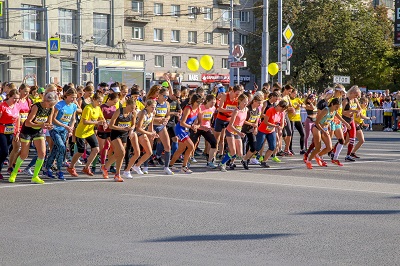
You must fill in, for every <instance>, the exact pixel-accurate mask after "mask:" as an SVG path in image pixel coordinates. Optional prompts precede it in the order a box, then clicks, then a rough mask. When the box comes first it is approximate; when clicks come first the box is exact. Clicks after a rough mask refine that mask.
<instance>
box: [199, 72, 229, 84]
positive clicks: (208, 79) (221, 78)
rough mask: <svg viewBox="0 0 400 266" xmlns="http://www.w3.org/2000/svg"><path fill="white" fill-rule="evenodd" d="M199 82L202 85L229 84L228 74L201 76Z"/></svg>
mask: <svg viewBox="0 0 400 266" xmlns="http://www.w3.org/2000/svg"><path fill="white" fill-rule="evenodd" d="M201 80H202V82H203V83H215V82H221V83H222V84H229V74H201Z"/></svg>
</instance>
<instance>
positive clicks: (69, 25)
mask: <svg viewBox="0 0 400 266" xmlns="http://www.w3.org/2000/svg"><path fill="white" fill-rule="evenodd" d="M74 17H75V14H74V11H72V10H67V9H59V10H58V34H59V36H60V40H61V42H63V43H75V41H74V39H73V36H74V34H75V23H74Z"/></svg>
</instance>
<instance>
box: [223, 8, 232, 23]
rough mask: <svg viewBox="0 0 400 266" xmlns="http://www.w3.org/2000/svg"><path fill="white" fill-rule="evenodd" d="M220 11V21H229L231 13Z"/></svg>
mask: <svg viewBox="0 0 400 266" xmlns="http://www.w3.org/2000/svg"><path fill="white" fill-rule="evenodd" d="M221 11H222V21H230V20H231V12H230V11H229V10H221Z"/></svg>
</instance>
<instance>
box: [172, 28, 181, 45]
mask: <svg viewBox="0 0 400 266" xmlns="http://www.w3.org/2000/svg"><path fill="white" fill-rule="evenodd" d="M180 41H181V31H179V30H172V31H171V42H180Z"/></svg>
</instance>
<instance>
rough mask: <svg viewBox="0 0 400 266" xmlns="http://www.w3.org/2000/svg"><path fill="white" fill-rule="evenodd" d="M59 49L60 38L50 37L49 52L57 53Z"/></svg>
mask: <svg viewBox="0 0 400 266" xmlns="http://www.w3.org/2000/svg"><path fill="white" fill-rule="evenodd" d="M60 51H61V47H60V38H50V39H49V53H50V54H59V53H60Z"/></svg>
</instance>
